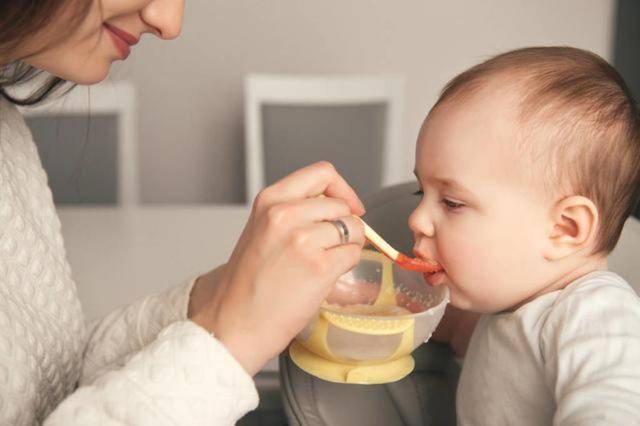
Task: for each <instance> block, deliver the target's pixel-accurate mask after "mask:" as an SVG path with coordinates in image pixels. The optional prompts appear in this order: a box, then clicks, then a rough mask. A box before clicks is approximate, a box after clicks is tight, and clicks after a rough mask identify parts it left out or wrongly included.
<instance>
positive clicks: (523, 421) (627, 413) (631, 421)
mask: <svg viewBox="0 0 640 426" xmlns="http://www.w3.org/2000/svg"><path fill="white" fill-rule="evenodd" d="M456 405H457V412H458V422H459V424H462V425H492V426H494V425H507V424H509V425H551V424H554V425H581V426H582V425H596V424H597V425H601V424H602V425H640V298H638V296H637V295H636V294H635V292H634V291H633V289H632V288H631V287H630V286H629V284H627V282H626V281H624V280H623V279H622V278H621V277H619V276H618V275H616V274H614V273H612V272H608V271H597V272H592V273H590V274H588V275H586V276H584V277H582V278H580V279H578V280H576V281H574V282H573V283H571V284H570V285H568V286H567V287H565V288H564V289H562V290H558V291H554V292H551V293H547V294H544V295H542V296H540V297H538V298H537V299H535V300H533V301H531V302H529V303H527V304H526V305H524V306H522V307H520V308H519V309H517V310H516V311H514V312H509V313H500V314H494V315H485V316H483V317H482V318H481V319H480V321H479V323H478V325H477V328H476V330H475V331H474V334H473V336H472V338H471V343H470V345H469V350H468V352H467V356H466V359H465V362H464V366H463V369H462V375H461V378H460V383H459V385H458V395H457V403H456Z"/></svg>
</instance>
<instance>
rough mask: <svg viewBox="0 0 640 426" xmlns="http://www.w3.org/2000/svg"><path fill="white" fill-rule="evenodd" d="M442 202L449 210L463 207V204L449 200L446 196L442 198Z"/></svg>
mask: <svg viewBox="0 0 640 426" xmlns="http://www.w3.org/2000/svg"><path fill="white" fill-rule="evenodd" d="M442 202H443V203H444V205H445V206H446V207H447V209H449V210H459V209H460V208H462V207H464V204H462V203H457V202H455V201H451V200H449V199H447V198H443V199H442Z"/></svg>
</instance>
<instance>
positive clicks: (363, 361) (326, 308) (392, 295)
mask: <svg viewBox="0 0 640 426" xmlns="http://www.w3.org/2000/svg"><path fill="white" fill-rule="evenodd" d="M448 301H449V290H448V289H447V288H446V286H439V287H431V286H429V285H428V284H427V283H425V281H424V279H423V277H422V274H420V273H416V272H412V271H406V270H403V269H401V268H399V267H398V266H396V265H395V264H394V263H393V262H392V261H390V260H389V259H388V258H387V257H385V256H384V255H382V254H380V253H378V252H376V251H373V250H363V251H362V257H361V259H360V262H359V264H358V265H357V266H356V267H355V268H354V269H353V270H351V271H350V272H348V273H347V274H345V275H343V276H342V277H340V279H339V280H338V282H337V283H336V284H335V286H334V288H333V290H332V292H331V294H329V296H328V297H327V299H326V300H325V302H324V303H323V305H322V307H321V308H320V310H319V312H318V314H317V316H316V317H315V318H314V319H313V320H312V321H311V322H310V323H309V324H308V325H307V326H306V327H305V329H304V330H302V332H300V334H298V336H297V337H296V339H295V340H294V341H293V342H292V344H291V346H290V347H289V354H290V356H291V359H292V360H293V362H294V363H295V364H296V365H297V366H298V367H300V368H301V369H303V370H304V371H306V372H307V373H309V374H312V375H314V376H316V377H319V378H321V379H323V380H328V381H330V382H336V383H355V384H380V383H389V382H394V381H396V380H400V379H402V378H403V377H405V376H406V375H407V374H409V373H410V372H411V371H412V370H413V367H414V365H415V364H414V360H413V357H412V356H411V352H413V350H414V349H415V348H417V347H418V346H419V345H421V344H422V343H424V342H426V341H427V340H429V338H430V337H431V334H432V333H433V331H434V330H435V328H436V326H437V325H438V323H439V322H440V320H441V319H442V315H443V314H444V310H445V307H446V305H447V303H448Z"/></svg>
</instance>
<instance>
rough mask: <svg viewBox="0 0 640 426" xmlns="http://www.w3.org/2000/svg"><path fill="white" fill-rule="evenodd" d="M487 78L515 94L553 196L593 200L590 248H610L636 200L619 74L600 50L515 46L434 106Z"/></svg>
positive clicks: (633, 145)
mask: <svg viewBox="0 0 640 426" xmlns="http://www.w3.org/2000/svg"><path fill="white" fill-rule="evenodd" d="M488 83H493V84H492V86H493V87H497V88H498V90H500V88H504V89H505V90H514V91H515V93H516V94H517V96H518V99H519V101H518V103H519V105H518V107H519V111H517V112H518V113H519V118H520V120H521V121H522V123H521V124H522V128H523V132H522V134H521V135H520V137H519V138H518V139H519V141H520V143H521V146H522V147H526V148H527V149H528V152H529V153H530V154H532V156H531V157H530V158H531V159H532V162H534V163H536V164H540V163H541V162H542V164H543V165H544V168H545V170H544V172H543V173H541V174H540V175H539V176H540V179H541V181H542V182H543V183H544V184H545V185H549V186H552V187H553V188H555V189H556V192H558V191H561V192H562V194H556V195H561V196H568V195H582V196H585V197H587V198H589V199H591V200H592V201H593V202H594V204H595V205H596V207H597V209H598V215H599V227H598V230H597V232H598V233H597V236H596V243H595V247H594V253H602V254H607V253H609V252H611V251H612V250H613V248H614V247H615V245H616V244H617V242H618V239H619V237H620V233H621V232H622V227H623V225H624V222H625V220H626V219H627V218H628V217H629V215H630V214H632V213H633V211H634V210H635V208H636V206H637V203H638V198H639V197H640V117H639V116H638V108H637V106H636V102H635V101H634V99H633V96H632V95H631V92H630V90H629V88H628V87H627V85H626V84H625V82H624V80H623V79H622V77H621V76H620V74H618V72H617V71H616V70H615V68H613V67H612V66H611V65H609V64H608V63H607V62H606V61H605V60H604V59H602V58H601V57H599V56H598V55H596V54H594V53H591V52H587V51H584V50H580V49H576V48H571V47H531V48H525V49H518V50H514V51H511V52H507V53H503V54H501V55H498V56H495V57H493V58H491V59H489V60H487V61H485V62H483V63H481V64H478V65H476V66H474V67H472V68H470V69H469V70H467V71H465V72H463V73H462V74H460V75H458V76H457V77H455V78H454V79H453V80H451V81H450V82H449V83H448V84H447V85H446V86H445V88H444V90H443V91H442V94H441V95H440V98H439V99H438V101H437V102H436V104H435V105H434V107H433V109H432V111H434V110H435V109H436V108H437V107H438V106H439V105H441V104H443V103H445V102H446V103H448V102H452V101H455V100H459V99H462V98H464V97H467V96H472V95H473V94H474V93H477V92H478V91H480V90H482V89H483V88H486V87H487V84H488ZM495 83H497V85H496V84H495ZM534 142H535V143H534Z"/></svg>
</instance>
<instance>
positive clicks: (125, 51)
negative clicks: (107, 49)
mask: <svg viewBox="0 0 640 426" xmlns="http://www.w3.org/2000/svg"><path fill="white" fill-rule="evenodd" d="M104 27H105V28H106V29H107V32H108V33H109V35H110V36H111V40H113V44H114V45H115V46H116V49H118V52H119V53H120V56H121V57H122V59H127V57H128V56H129V54H130V53H131V46H133V45H135V44H137V43H138V38H136V37H134V36H132V35H131V34H129V33H128V32H126V31H123V30H121V29H120V28H118V27H114V26H113V25H111V24H108V23H106V22H105V23H104Z"/></svg>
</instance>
